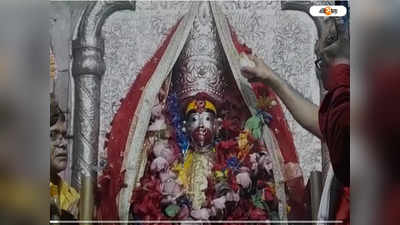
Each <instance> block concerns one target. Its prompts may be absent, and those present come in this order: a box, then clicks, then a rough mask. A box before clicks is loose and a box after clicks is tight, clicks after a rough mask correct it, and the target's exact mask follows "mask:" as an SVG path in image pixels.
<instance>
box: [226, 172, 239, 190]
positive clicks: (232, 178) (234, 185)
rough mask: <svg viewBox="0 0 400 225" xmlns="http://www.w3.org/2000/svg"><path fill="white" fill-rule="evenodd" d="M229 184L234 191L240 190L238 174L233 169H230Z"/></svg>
mask: <svg viewBox="0 0 400 225" xmlns="http://www.w3.org/2000/svg"><path fill="white" fill-rule="evenodd" d="M228 184H229V185H230V186H231V188H232V190H233V191H234V192H237V191H238V190H239V184H238V183H237V182H236V176H235V175H234V174H233V172H232V170H229V171H228Z"/></svg>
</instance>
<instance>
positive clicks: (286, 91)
mask: <svg viewBox="0 0 400 225" xmlns="http://www.w3.org/2000/svg"><path fill="white" fill-rule="evenodd" d="M248 57H249V58H250V60H252V61H253V62H254V63H255V67H243V68H242V74H243V75H244V76H245V77H246V78H247V79H248V80H249V81H250V82H252V81H260V82H263V83H264V84H266V85H267V86H269V87H271V88H272V89H273V90H274V91H275V93H276V94H277V95H278V96H279V98H280V99H281V100H282V101H283V103H284V104H285V105H286V107H287V108H288V109H289V111H290V113H291V114H292V115H293V117H294V119H295V120H296V121H297V122H298V123H299V124H300V125H301V126H302V127H303V128H305V129H306V130H308V131H309V132H311V133H312V134H314V135H315V136H317V137H319V138H321V137H322V134H321V131H320V128H319V123H318V110H319V108H318V106H316V105H314V104H313V103H311V102H310V101H308V100H307V99H305V98H304V97H303V96H301V95H300V94H299V93H298V92H297V91H296V90H295V89H293V88H292V87H291V86H290V85H289V84H288V83H287V82H286V81H284V80H283V79H282V78H280V77H279V76H278V75H277V74H276V73H275V72H273V71H272V70H271V68H269V67H268V66H267V65H266V64H265V63H264V62H263V61H262V60H261V59H259V58H257V57H255V56H250V55H249V56H248Z"/></svg>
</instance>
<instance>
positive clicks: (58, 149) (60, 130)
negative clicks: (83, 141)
mask: <svg viewBox="0 0 400 225" xmlns="http://www.w3.org/2000/svg"><path fill="white" fill-rule="evenodd" d="M66 133H67V128H66V125H65V121H61V120H58V121H57V123H55V124H54V125H53V126H51V127H50V169H51V170H52V171H54V172H56V173H59V172H61V171H63V170H65V169H66V168H67V161H68V152H67V140H66V138H65V137H66Z"/></svg>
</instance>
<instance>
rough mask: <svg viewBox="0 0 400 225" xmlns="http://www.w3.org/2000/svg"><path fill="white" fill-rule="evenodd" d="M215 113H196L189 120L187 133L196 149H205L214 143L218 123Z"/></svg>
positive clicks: (190, 115)
mask: <svg viewBox="0 0 400 225" xmlns="http://www.w3.org/2000/svg"><path fill="white" fill-rule="evenodd" d="M215 122H216V121H215V115H214V113H211V112H208V111H204V112H194V113H191V114H189V116H188V119H187V123H186V125H187V127H186V128H187V131H188V134H189V136H190V139H191V141H192V145H194V147H200V148H204V147H207V146H210V145H212V144H213V142H214V137H215V134H216V123H215Z"/></svg>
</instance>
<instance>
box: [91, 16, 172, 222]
mask: <svg viewBox="0 0 400 225" xmlns="http://www.w3.org/2000/svg"><path fill="white" fill-rule="evenodd" d="M179 23H180V21H178V23H177V24H176V25H175V26H174V27H172V28H171V30H170V32H169V34H168V36H167V37H166V39H165V40H164V42H163V43H162V44H161V46H160V47H159V49H158V50H157V51H156V52H155V54H154V56H153V57H152V58H151V59H150V61H148V62H147V63H146V64H145V66H144V67H143V69H142V70H141V72H140V73H139V74H138V76H137V78H136V80H135V82H134V83H133V84H132V86H131V87H130V89H129V91H128V93H127V95H126V97H125V98H124V99H122V100H121V106H120V108H119V109H118V111H117V113H116V114H115V116H114V118H113V120H112V122H111V125H112V126H111V131H110V133H109V134H107V138H108V143H107V142H106V143H105V147H106V148H107V159H108V164H107V167H106V169H105V170H104V171H103V176H102V177H100V179H99V185H100V187H99V189H98V195H97V201H98V208H97V218H98V219H101V220H118V218H119V216H118V209H117V195H118V193H119V192H120V190H121V188H123V186H124V171H121V168H122V161H123V153H124V150H125V147H126V144H127V140H128V134H129V128H130V126H131V123H132V119H133V116H134V115H135V113H136V110H137V106H138V102H139V100H140V98H141V96H142V93H143V87H145V86H146V84H147V82H148V81H149V79H150V78H151V76H152V75H153V73H154V71H155V69H156V68H157V65H158V63H159V62H160V59H161V57H162V56H163V55H164V52H165V50H166V49H167V46H168V44H169V42H170V41H171V38H172V36H173V34H174V33H175V31H176V29H177V27H178V25H179Z"/></svg>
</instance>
